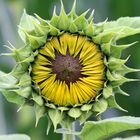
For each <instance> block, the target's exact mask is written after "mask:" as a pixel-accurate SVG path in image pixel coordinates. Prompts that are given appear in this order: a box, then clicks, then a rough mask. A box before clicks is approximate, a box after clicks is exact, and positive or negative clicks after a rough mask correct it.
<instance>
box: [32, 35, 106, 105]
mask: <svg viewBox="0 0 140 140" xmlns="http://www.w3.org/2000/svg"><path fill="white" fill-rule="evenodd" d="M38 52H39V53H38V55H37V56H36V58H35V61H34V64H33V66H32V78H33V80H34V82H35V83H36V84H37V85H38V86H39V89H40V90H41V95H42V96H43V97H44V98H45V99H46V100H47V101H50V102H53V103H54V104H56V105H58V106H60V105H61V106H68V105H72V106H74V105H79V104H84V103H88V102H90V101H91V100H93V99H94V98H95V96H96V95H97V94H98V92H100V90H101V89H102V88H103V85H104V81H105V78H104V68H105V66H104V63H103V54H102V52H101V51H100V49H99V46H98V45H96V44H94V43H93V42H92V41H91V40H90V39H88V38H87V37H85V36H81V35H77V34H76V35H75V34H69V33H64V34H62V35H61V36H58V37H52V38H51V39H50V40H49V41H47V43H46V44H45V45H44V46H43V47H41V48H40V49H39V50H38ZM48 85H49V86H48Z"/></svg>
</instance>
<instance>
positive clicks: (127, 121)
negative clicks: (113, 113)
mask: <svg viewBox="0 0 140 140" xmlns="http://www.w3.org/2000/svg"><path fill="white" fill-rule="evenodd" d="M139 128H140V118H136V117H129V116H124V117H116V118H111V119H105V120H101V121H97V122H95V121H90V122H87V123H86V124H85V125H84V127H83V128H82V130H81V132H79V133H78V134H77V135H78V136H79V137H80V138H81V140H104V139H105V138H107V137H110V136H112V135H113V134H117V133H119V132H123V131H126V130H135V129H139Z"/></svg>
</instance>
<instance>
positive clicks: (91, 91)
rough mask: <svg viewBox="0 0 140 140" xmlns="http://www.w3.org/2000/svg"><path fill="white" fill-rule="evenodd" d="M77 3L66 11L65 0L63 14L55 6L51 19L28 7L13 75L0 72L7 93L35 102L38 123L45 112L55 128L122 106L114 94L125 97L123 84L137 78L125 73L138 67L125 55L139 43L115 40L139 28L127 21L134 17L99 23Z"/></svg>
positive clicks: (18, 99) (10, 97)
mask: <svg viewBox="0 0 140 140" xmlns="http://www.w3.org/2000/svg"><path fill="white" fill-rule="evenodd" d="M75 6H76V1H75V2H74V4H73V7H72V10H71V11H70V13H68V14H66V12H65V10H64V6H63V3H62V2H61V10H60V14H59V15H56V13H55V9H54V13H53V16H52V18H51V20H50V21H48V20H44V19H42V18H41V17H39V16H38V15H35V16H36V18H35V17H33V16H30V15H28V14H26V11H24V13H23V16H22V18H21V22H20V24H19V35H20V37H21V39H22V40H23V41H24V43H25V46H23V47H22V48H20V49H13V50H12V49H11V50H12V51H13V52H12V54H13V55H12V56H14V58H15V59H16V62H17V64H16V66H15V67H14V68H13V70H12V72H11V73H9V74H4V73H3V72H1V73H0V79H5V80H3V81H0V90H1V91H2V92H3V94H4V95H5V97H6V98H7V99H8V100H9V101H11V102H15V103H18V104H20V105H21V106H23V105H24V104H30V105H33V106H35V111H36V119H37V121H36V124H37V122H38V120H39V119H40V117H42V116H43V115H46V116H47V117H48V121H51V122H52V123H53V125H54V128H55V129H56V128H57V125H58V124H59V123H69V121H71V123H72V122H73V121H75V120H79V121H80V122H81V123H84V122H85V121H86V120H87V119H88V117H90V116H91V115H92V114H96V115H99V114H101V113H103V112H104V111H105V110H106V109H107V108H108V107H116V108H118V109H121V110H122V108H121V107H120V106H119V105H118V104H117V103H116V101H115V96H114V94H113V92H116V91H117V92H120V93H122V94H124V95H126V93H125V92H123V91H122V90H121V89H120V87H119V86H120V85H122V84H123V83H124V82H129V81H134V79H127V78H126V77H124V76H125V74H126V73H128V72H135V71H137V70H135V69H131V68H128V67H127V66H125V63H126V62H127V60H128V59H127V58H126V59H125V60H122V59H121V58H120V57H121V52H122V50H123V49H125V48H127V47H129V46H131V45H133V44H134V43H132V44H128V45H117V44H116V41H117V40H119V39H121V38H123V37H126V36H129V35H133V34H136V33H139V32H140V29H139V28H136V27H133V26H130V25H129V24H128V25H127V22H123V21H124V20H125V21H126V20H133V21H134V20H135V18H124V19H123V18H121V19H119V20H117V21H114V22H108V21H104V22H101V23H98V24H95V23H94V22H93V12H92V13H91V15H90V16H89V18H86V15H87V13H88V12H89V10H87V11H86V12H84V13H82V14H81V15H79V16H78V15H77V14H76V13H75ZM9 55H10V54H9ZM83 116H84V117H83ZM49 124H51V123H49ZM49 127H50V126H49ZM49 127H48V128H49Z"/></svg>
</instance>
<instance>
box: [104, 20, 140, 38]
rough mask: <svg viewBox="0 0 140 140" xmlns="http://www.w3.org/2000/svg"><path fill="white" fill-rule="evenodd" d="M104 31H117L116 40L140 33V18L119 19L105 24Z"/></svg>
mask: <svg viewBox="0 0 140 140" xmlns="http://www.w3.org/2000/svg"><path fill="white" fill-rule="evenodd" d="M104 31H105V32H106V31H110V32H113V31H117V32H118V36H117V37H116V39H120V38H124V37H126V36H130V35H134V34H137V33H140V17H121V18H119V19H118V20H116V21H110V22H106V23H105V24H104ZM119 33H120V34H119Z"/></svg>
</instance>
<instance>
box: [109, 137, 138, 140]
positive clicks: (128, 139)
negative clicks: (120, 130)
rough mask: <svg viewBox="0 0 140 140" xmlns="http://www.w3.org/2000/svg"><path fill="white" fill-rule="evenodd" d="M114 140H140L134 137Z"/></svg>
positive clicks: (115, 139)
mask: <svg viewBox="0 0 140 140" xmlns="http://www.w3.org/2000/svg"><path fill="white" fill-rule="evenodd" d="M112 140H140V137H139V136H133V137H128V138H114V139H112Z"/></svg>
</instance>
